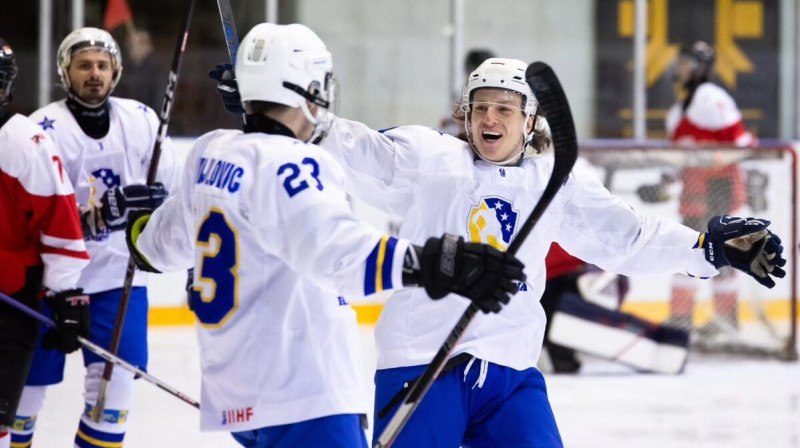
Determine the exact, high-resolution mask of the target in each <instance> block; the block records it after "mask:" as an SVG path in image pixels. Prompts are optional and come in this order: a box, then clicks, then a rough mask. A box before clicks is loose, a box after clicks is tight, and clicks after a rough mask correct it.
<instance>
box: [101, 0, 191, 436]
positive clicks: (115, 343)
mask: <svg viewBox="0 0 800 448" xmlns="http://www.w3.org/2000/svg"><path fill="white" fill-rule="evenodd" d="M194 2H195V0H189V7H188V8H187V9H186V15H185V16H184V17H183V23H182V25H181V29H182V33H181V34H180V36H179V38H178V42H177V44H176V47H175V52H174V53H173V55H172V67H171V68H170V72H169V78H168V79H167V89H166V93H165V94H164V101H163V102H162V103H161V112H160V114H159V118H160V123H159V125H158V133H157V134H156V141H155V144H154V145H153V155H152V156H151V158H150V168H149V169H148V171H147V185H153V184H154V183H155V181H156V175H157V174H158V162H159V159H160V158H161V144H162V143H163V142H164V138H166V135H167V127H168V126H169V118H170V112H172V102H173V100H174V98H175V89H176V88H177V87H178V74H179V73H180V70H181V61H182V59H183V53H184V52H185V51H186V43H187V41H188V40H189V25H190V23H191V21H192V11H193V10H194ZM134 274H136V265H135V264H134V262H133V257H129V258H128V267H127V269H126V270H125V281H124V282H123V284H122V296H121V297H120V301H119V308H117V317H116V319H115V321H114V332H113V333H112V335H111V346H110V347H109V351H110V352H111V353H112V354H114V355H116V354H117V352H118V351H119V343H120V339H121V338H122V327H123V326H124V325H125V315H126V314H127V312H128V302H130V298H131V289H132V288H133V276H134ZM113 370H114V363H112V362H109V361H106V365H105V367H104V368H103V378H102V380H101V381H100V389H99V390H98V393H97V402H96V403H95V407H94V412H93V413H92V421H94V422H100V419H101V418H102V416H103V412H104V411H105V405H106V391H107V390H108V382H109V381H111V373H112V372H113Z"/></svg>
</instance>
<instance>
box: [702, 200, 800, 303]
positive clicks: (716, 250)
mask: <svg viewBox="0 0 800 448" xmlns="http://www.w3.org/2000/svg"><path fill="white" fill-rule="evenodd" d="M769 225H770V221H768V220H766V219H756V218H738V217H735V216H728V215H724V216H715V217H713V218H711V220H710V221H708V231H707V232H706V233H704V234H702V235H700V239H699V240H698V247H700V248H702V249H703V250H704V252H705V256H706V260H708V262H709V263H711V264H713V265H714V267H716V268H721V267H723V266H732V267H734V268H736V269H738V270H740V271H742V272H744V273H746V274H747V275H750V276H752V277H753V278H754V279H756V281H757V282H759V283H761V284H762V285H764V286H766V287H767V288H772V287H773V286H775V281H774V280H773V279H772V277H770V276H773V277H778V278H783V277H784V276H786V272H785V271H784V270H783V269H781V268H782V267H783V266H784V265H785V264H786V260H785V259H784V258H783V257H781V253H783V246H782V245H781V239H780V238H779V237H778V236H777V235H775V234H774V233H772V232H770V231H769V230H767V227H769Z"/></svg>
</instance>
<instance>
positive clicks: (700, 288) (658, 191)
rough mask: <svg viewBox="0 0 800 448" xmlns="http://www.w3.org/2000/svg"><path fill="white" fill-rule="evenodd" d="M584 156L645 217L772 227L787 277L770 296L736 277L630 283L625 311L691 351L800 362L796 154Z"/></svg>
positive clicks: (586, 152)
mask: <svg viewBox="0 0 800 448" xmlns="http://www.w3.org/2000/svg"><path fill="white" fill-rule="evenodd" d="M580 154H581V156H582V157H583V158H584V159H585V160H586V161H588V162H589V163H590V164H591V165H592V166H593V167H594V169H595V170H596V172H597V174H598V176H599V177H600V179H601V180H602V181H603V183H604V184H605V185H606V187H607V188H608V189H609V190H610V191H611V192H612V193H614V194H616V195H617V196H620V197H622V198H623V199H625V200H626V201H628V202H629V203H630V204H632V205H633V206H635V207H636V209H637V210H639V211H640V212H642V213H645V214H655V215H660V216H665V217H669V218H672V219H675V220H677V221H679V222H683V223H684V224H686V225H688V226H689V227H693V228H695V229H696V230H701V228H702V230H705V226H706V223H707V222H708V219H709V218H710V217H711V216H713V215H717V214H731V215H735V216H754V217H759V218H765V219H769V220H770V221H772V225H771V226H770V229H771V230H772V231H773V232H774V233H775V234H777V235H779V236H780V237H781V239H782V241H783V246H784V248H785V252H784V257H785V258H786V259H787V265H786V267H785V270H786V272H787V274H786V277H785V278H783V279H776V283H777V284H776V286H775V287H774V288H772V289H767V288H765V287H763V286H761V285H760V284H758V283H757V282H756V281H755V280H753V279H752V278H750V277H748V276H747V275H744V274H742V273H740V272H733V271H729V272H725V273H723V274H721V275H720V276H719V278H714V279H710V280H698V279H692V278H689V277H686V276H675V275H663V276H646V277H638V278H631V279H630V290H629V291H628V294H627V296H626V298H625V302H624V304H623V309H624V310H625V311H628V312H631V313H633V314H637V315H639V316H641V317H643V318H645V319H648V320H650V321H654V322H661V323H665V322H668V323H669V324H671V325H673V326H678V327H682V328H684V329H686V330H690V331H691V334H692V337H691V340H692V350H693V351H694V352H710V353H729V354H734V355H743V356H768V357H774V358H778V359H783V360H796V359H797V319H798V310H797V265H796V263H795V261H796V254H797V236H796V234H797V225H798V224H797V205H798V198H797V175H798V171H797V169H798V168H797V160H796V153H795V150H794V148H792V147H791V146H789V145H785V144H774V145H769V144H764V145H761V146H759V147H756V148H730V147H716V146H714V147H710V146H709V147H702V148H698V147H691V148H689V147H680V146H670V145H668V144H659V143H645V144H632V143H630V142H629V141H624V142H623V141H612V142H608V141H591V142H583V143H582V144H581V148H580Z"/></svg>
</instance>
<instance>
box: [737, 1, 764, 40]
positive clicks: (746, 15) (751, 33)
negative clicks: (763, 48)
mask: <svg viewBox="0 0 800 448" xmlns="http://www.w3.org/2000/svg"><path fill="white" fill-rule="evenodd" d="M733 35H734V36H735V37H738V38H740V39H761V38H762V37H764V5H763V4H762V3H761V2H753V1H738V2H736V3H735V4H734V5H733Z"/></svg>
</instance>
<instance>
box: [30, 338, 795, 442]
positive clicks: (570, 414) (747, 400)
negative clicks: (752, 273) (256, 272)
mask: <svg viewBox="0 0 800 448" xmlns="http://www.w3.org/2000/svg"><path fill="white" fill-rule="evenodd" d="M362 336H363V341H364V349H365V353H366V354H367V360H366V361H365V366H364V368H365V370H367V371H369V372H370V373H369V376H370V378H371V377H372V369H373V368H374V362H375V361H374V359H375V358H374V357H375V355H374V347H373V342H372V328H371V327H362ZM197 350H198V349H197V343H196V339H195V335H194V328H192V327H176V328H165V327H162V328H155V329H152V330H151V332H150V368H149V371H150V373H151V374H152V375H154V376H156V377H157V378H159V379H160V380H163V381H165V382H167V383H169V384H170V385H172V386H173V387H175V388H177V389H178V390H180V391H181V392H184V393H186V394H188V395H189V396H191V397H192V398H195V399H199V397H200V394H199V387H200V375H199V361H198V353H197ZM547 381H548V388H549V389H548V390H549V394H550V398H551V402H552V406H553V409H554V412H555V414H556V418H557V420H558V424H559V427H560V429H561V434H562V437H563V439H564V443H565V445H566V446H567V447H572V448H582V447H585V448H602V447H609V448H626V447H630V448H650V447H669V448H711V447H723V446H724V447H726V448H761V447H770V448H800V365H798V364H797V363H783V362H779V361H752V360H750V361H745V360H737V359H721V358H713V359H710V358H699V357H696V356H694V357H692V359H691V360H690V362H689V365H688V367H687V370H686V372H685V373H684V374H683V375H679V376H663V375H643V374H638V373H634V372H632V371H630V370H629V369H627V368H625V367H622V366H617V365H614V364H611V363H607V362H603V361H599V360H593V359H584V369H583V371H582V373H580V374H579V375H548V376H547ZM82 391H83V364H82V360H81V356H80V355H78V354H74V355H71V356H69V358H68V361H67V372H66V380H65V381H64V383H62V384H60V385H57V386H54V387H51V388H50V390H49V391H48V397H47V401H46V402H45V408H44V410H43V411H42V413H41V415H40V418H39V422H38V425H37V431H36V435H35V438H34V444H33V446H34V447H37V448H71V447H72V440H73V437H74V431H75V429H76V427H77V422H78V416H79V414H80V412H81V410H82V408H83V397H82V393H83V392H82ZM198 415H199V414H198V412H197V411H196V410H195V409H194V408H192V407H191V406H189V405H187V404H185V403H184V402H182V401H180V400H178V399H177V398H174V397H172V396H170V395H169V394H167V393H165V392H164V391H162V390H161V389H158V388H157V387H155V386H153V385H151V384H149V383H146V382H144V381H142V380H139V381H137V385H136V395H135V401H134V405H133V409H132V410H131V413H130V415H129V428H128V434H127V436H126V438H125V446H126V447H127V448H140V447H147V448H161V447H164V448H167V447H169V448H178V447H193V448H194V447H197V448H226V447H237V446H238V445H237V444H236V443H235V442H234V441H233V439H232V438H231V437H230V435H228V434H227V433H200V431H199V418H198Z"/></svg>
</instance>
